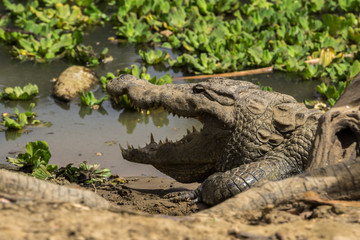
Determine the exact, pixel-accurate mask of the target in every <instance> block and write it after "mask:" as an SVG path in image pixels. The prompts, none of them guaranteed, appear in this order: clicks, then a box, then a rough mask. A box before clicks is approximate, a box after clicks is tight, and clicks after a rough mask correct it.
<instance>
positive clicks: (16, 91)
mask: <svg viewBox="0 0 360 240" xmlns="http://www.w3.org/2000/svg"><path fill="white" fill-rule="evenodd" d="M37 94H39V89H38V86H37V85H36V84H31V83H29V84H27V85H25V86H24V87H23V88H21V87H19V86H16V87H14V88H12V87H6V88H5V89H4V92H3V93H0V99H10V100H31V99H33V98H34V97H35V96H36V95H37Z"/></svg>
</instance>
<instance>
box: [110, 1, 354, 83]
mask: <svg viewBox="0 0 360 240" xmlns="http://www.w3.org/2000/svg"><path fill="white" fill-rule="evenodd" d="M159 6H161V7H159ZM359 6H360V5H359V0H349V1H343V0H330V1H323V0H311V1H306V0H296V1H288V0H282V1H280V0H274V1H266V0H252V1H248V3H241V4H240V3H239V1H235V0H234V1H233V0H227V1H225V0H224V1H215V0H211V1H203V0H190V1H185V2H183V1H167V0H137V1H122V3H120V5H119V11H118V12H117V15H116V17H114V18H113V19H112V20H113V23H114V24H115V30H117V36H118V37H120V38H125V39H127V40H128V41H129V42H138V43H141V42H147V43H149V44H152V45H154V46H156V47H159V46H160V47H163V48H168V49H172V50H175V52H176V55H174V56H172V57H169V58H168V59H167V62H168V63H169V65H170V66H171V67H181V68H183V69H185V70H187V71H189V72H192V73H196V74H199V73H205V74H213V73H220V72H230V71H239V70H243V69H249V68H258V67H268V66H273V67H274V69H276V70H281V71H287V72H296V73H299V74H301V75H302V76H304V78H306V79H313V78H330V79H332V80H336V81H344V80H347V79H349V77H350V76H352V77H353V76H354V74H353V73H350V71H351V67H352V66H354V61H355V60H354V59H351V58H349V57H347V56H348V55H349V54H351V53H355V52H358V51H359V50H360V48H359V46H360V45H359V43H360V24H359V21H358V16H357V15H358V12H359V10H360V7H359ZM136 25H139V26H142V27H141V33H140V32H139V33H137V34H135V33H134V35H132V36H131V37H128V36H127V35H126V34H124V29H125V28H127V29H128V31H133V32H134V31H135V30H134V29H135V27H136ZM120 29H122V30H121V31H120ZM150 33H151V34H152V35H150ZM135 35H136V36H137V37H134V36H135ZM140 36H141V37H140ZM155 49H156V48H155ZM158 50H159V49H158ZM159 51H160V50H159ZM139 52H140V54H141V55H142V58H143V60H144V62H145V63H147V64H156V63H157V62H156V60H154V59H156V58H155V57H154V53H155V52H148V55H145V52H144V51H142V50H140V51H139ZM159 54H160V52H159ZM316 58H319V59H320V62H318V63H311V64H310V63H309V61H310V60H314V59H316ZM355 67H356V66H354V67H353V68H355ZM359 69H360V68H356V71H353V72H358V70H359Z"/></svg>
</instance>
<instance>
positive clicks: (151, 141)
mask: <svg viewBox="0 0 360 240" xmlns="http://www.w3.org/2000/svg"><path fill="white" fill-rule="evenodd" d="M150 143H155V139H154V135H153V134H152V133H150Z"/></svg>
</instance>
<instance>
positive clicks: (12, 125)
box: [2, 103, 40, 130]
mask: <svg viewBox="0 0 360 240" xmlns="http://www.w3.org/2000/svg"><path fill="white" fill-rule="evenodd" d="M34 107H35V103H31V104H30V106H29V108H28V110H27V111H26V112H23V113H20V112H19V109H17V108H15V110H14V113H15V114H8V113H3V114H2V116H3V122H2V125H4V126H5V127H6V128H7V129H10V130H11V129H12V130H20V129H22V128H24V127H25V126H26V125H28V124H39V123H40V121H39V120H37V119H35V116H36V112H33V111H32V110H33V108H34Z"/></svg>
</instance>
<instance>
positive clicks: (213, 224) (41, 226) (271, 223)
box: [0, 177, 360, 240]
mask: <svg viewBox="0 0 360 240" xmlns="http://www.w3.org/2000/svg"><path fill="white" fill-rule="evenodd" d="M196 186H197V184H187V185H184V184H180V183H178V182H176V181H174V180H171V179H163V178H149V177H139V178H126V179H122V178H119V181H118V182H117V183H114V181H113V182H112V183H110V182H109V183H104V184H102V185H101V186H96V185H92V186H87V187H86V188H88V189H91V190H92V191H94V192H96V193H97V194H99V195H101V196H103V197H104V198H106V199H107V200H108V201H110V202H111V203H112V208H111V209H110V210H95V209H90V208H88V207H84V206H82V205H77V204H70V203H48V202H47V203H46V202H22V203H19V204H15V203H11V202H9V201H8V200H7V199H5V198H0V220H1V221H0V240H2V239H36V240H39V239H52V240H55V239H77V240H80V239H258V240H263V239H338V240H340V239H360V206H359V202H346V201H334V202H331V201H322V200H317V199H315V200H314V199H310V200H309V199H307V200H306V199H305V200H303V201H296V202H290V203H287V204H285V205H281V206H276V207H275V206H267V207H266V208H264V209H259V210H255V211H248V212H237V211H236V209H234V210H233V211H234V215H233V217H231V218H228V219H225V218H224V217H222V216H217V217H209V216H207V215H206V214H203V213H202V212H201V210H202V209H205V208H208V206H206V205H203V204H196V205H188V204H186V203H173V202H171V201H169V200H168V199H166V198H164V196H166V194H168V193H171V192H176V191H181V190H186V189H194V188H196ZM76 187H78V188H81V187H83V186H76ZM356 204H357V205H356Z"/></svg>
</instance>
